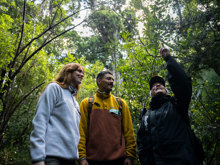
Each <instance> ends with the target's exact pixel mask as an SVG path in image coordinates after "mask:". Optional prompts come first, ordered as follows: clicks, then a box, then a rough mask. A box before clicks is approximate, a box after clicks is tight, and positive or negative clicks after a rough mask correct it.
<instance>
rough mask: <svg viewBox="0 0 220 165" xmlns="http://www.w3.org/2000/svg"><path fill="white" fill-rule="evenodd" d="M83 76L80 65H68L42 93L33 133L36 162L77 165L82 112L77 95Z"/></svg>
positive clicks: (54, 164)
mask: <svg viewBox="0 0 220 165" xmlns="http://www.w3.org/2000/svg"><path fill="white" fill-rule="evenodd" d="M83 77H84V69H83V67H82V66H81V65H80V64H77V63H70V64H67V65H65V66H64V67H63V68H62V69H61V71H60V72H59V74H58V76H57V78H56V79H55V81H54V82H52V83H49V84H48V85H47V86H46V88H45V89H44V91H43V92H42V94H41V96H40V99H39V101H38V104H37V108H36V114H35V117H34V119H33V121H32V124H33V130H32V132H31V136H30V153H31V159H32V163H33V165H74V164H75V160H77V159H78V158H79V154H78V149H77V147H78V143H79V139H80V135H79V121H80V116H81V115H80V111H79V105H78V102H77V101H76V97H77V94H78V91H79V89H80V84H81V81H82V79H83Z"/></svg>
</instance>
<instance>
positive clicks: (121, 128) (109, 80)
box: [78, 71, 136, 165]
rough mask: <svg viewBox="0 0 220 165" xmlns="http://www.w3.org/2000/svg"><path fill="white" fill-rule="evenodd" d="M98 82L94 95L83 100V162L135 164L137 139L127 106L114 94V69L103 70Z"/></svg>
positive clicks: (87, 164)
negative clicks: (112, 70) (110, 70)
mask: <svg viewBox="0 0 220 165" xmlns="http://www.w3.org/2000/svg"><path fill="white" fill-rule="evenodd" d="M96 82H97V86H98V90H97V91H96V93H95V95H94V96H92V97H89V98H85V99H84V100H82V102H81V104H80V112H81V120H80V124H79V131H80V142H79V145H78V150H79V162H80V165H133V162H134V159H135V158H136V139H135V134H134V130H133V125H132V119H131V114H130V111H129V109H128V106H127V104H126V102H125V101H124V100H123V99H121V98H116V97H114V96H113V95H112V94H111V91H112V88H113V83H114V78H113V74H112V73H111V72H109V71H102V72H100V73H99V74H98V75H97V78H96Z"/></svg>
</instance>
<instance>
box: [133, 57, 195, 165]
mask: <svg viewBox="0 0 220 165" xmlns="http://www.w3.org/2000/svg"><path fill="white" fill-rule="evenodd" d="M165 60H166V63H167V69H168V81H169V84H170V87H171V89H172V91H173V93H174V97H171V96H169V95H159V96H155V97H152V99H151V102H150V109H148V110H147V111H146V113H145V112H142V114H141V126H140V129H139V131H138V135H137V143H138V151H139V159H140V161H141V164H142V165H198V164H199V163H198V160H197V158H196V156H195V152H194V149H193V148H194V147H193V142H192V139H191V138H190V127H189V117H188V108H189V103H190V100H191V94H192V84H191V80H190V78H189V77H188V76H187V75H186V73H185V72H184V71H183V70H182V68H181V67H180V66H179V64H178V63H177V62H176V61H175V60H174V59H173V58H172V57H171V56H167V57H166V59H165Z"/></svg>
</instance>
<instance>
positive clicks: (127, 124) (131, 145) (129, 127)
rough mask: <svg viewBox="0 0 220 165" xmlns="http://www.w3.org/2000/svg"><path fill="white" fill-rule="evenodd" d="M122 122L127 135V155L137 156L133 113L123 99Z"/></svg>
mask: <svg viewBox="0 0 220 165" xmlns="http://www.w3.org/2000/svg"><path fill="white" fill-rule="evenodd" d="M122 124H123V132H124V137H125V152H126V157H132V158H136V139H135V134H134V129H133V124H132V119H131V114H130V111H129V109H128V106H127V104H126V102H125V101H124V100H123V99H122Z"/></svg>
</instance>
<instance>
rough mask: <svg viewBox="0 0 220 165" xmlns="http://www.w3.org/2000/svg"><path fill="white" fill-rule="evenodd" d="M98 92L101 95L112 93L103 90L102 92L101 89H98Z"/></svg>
mask: <svg viewBox="0 0 220 165" xmlns="http://www.w3.org/2000/svg"><path fill="white" fill-rule="evenodd" d="M98 92H99V93H100V94H107V95H108V94H109V93H110V92H106V91H102V90H100V89H98Z"/></svg>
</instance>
